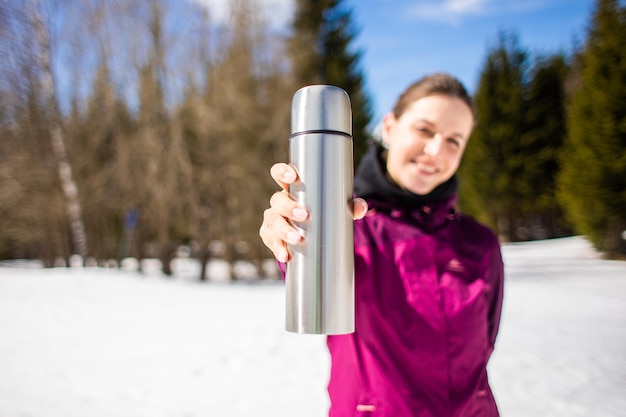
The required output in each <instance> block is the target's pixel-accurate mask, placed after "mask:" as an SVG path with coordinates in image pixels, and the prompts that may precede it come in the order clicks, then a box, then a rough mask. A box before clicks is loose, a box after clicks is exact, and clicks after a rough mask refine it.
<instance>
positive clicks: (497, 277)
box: [487, 240, 504, 353]
mask: <svg viewBox="0 0 626 417" xmlns="http://www.w3.org/2000/svg"><path fill="white" fill-rule="evenodd" d="M487 276H488V282H489V283H490V285H491V297H490V300H489V301H490V302H489V312H488V315H489V316H488V325H489V349H490V352H489V353H491V351H493V349H494V346H495V343H496V336H497V335H498V329H499V327H500V317H501V315H502V301H503V298H504V263H503V261H502V251H501V249H500V244H499V243H498V242H497V240H496V242H495V244H494V246H493V249H492V251H491V257H490V260H489V270H488V271H487Z"/></svg>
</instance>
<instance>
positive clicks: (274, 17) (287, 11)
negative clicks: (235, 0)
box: [190, 0, 294, 27]
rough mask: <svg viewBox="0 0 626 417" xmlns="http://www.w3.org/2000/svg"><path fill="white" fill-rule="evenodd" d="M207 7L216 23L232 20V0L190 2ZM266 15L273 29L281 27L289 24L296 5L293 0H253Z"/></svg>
mask: <svg viewBox="0 0 626 417" xmlns="http://www.w3.org/2000/svg"><path fill="white" fill-rule="evenodd" d="M190 1H194V2H196V3H200V4H202V5H203V6H205V7H206V8H207V9H208V10H209V13H210V16H211V19H212V20H213V21H215V22H216V23H221V24H225V23H228V21H229V19H230V6H231V1H230V0H190ZM253 1H254V2H256V3H257V4H258V5H259V6H260V9H261V10H262V11H263V13H264V17H265V18H266V19H267V21H268V23H269V24H270V26H272V27H281V26H284V25H286V24H288V23H289V21H290V19H291V17H292V14H293V10H294V4H293V1H292V0H253Z"/></svg>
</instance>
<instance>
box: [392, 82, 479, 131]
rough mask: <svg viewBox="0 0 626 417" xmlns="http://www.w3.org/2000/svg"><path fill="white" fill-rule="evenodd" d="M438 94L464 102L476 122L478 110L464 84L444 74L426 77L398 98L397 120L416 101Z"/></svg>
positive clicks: (395, 112)
mask: <svg viewBox="0 0 626 417" xmlns="http://www.w3.org/2000/svg"><path fill="white" fill-rule="evenodd" d="M436 94H441V95H444V96H449V97H455V98H458V99H460V100H462V101H463V102H464V103H465V104H467V106H468V107H469V108H470V110H471V111H472V115H473V116H474V121H475V120H476V109H475V108H474V103H473V101H472V98H471V97H470V95H469V94H468V93H467V90H466V89H465V87H464V86H463V84H462V83H461V82H460V81H459V80H458V79H456V78H455V77H453V76H452V75H450V74H447V73H443V72H437V73H434V74H431V75H427V76H426V77H424V78H421V79H420V80H418V81H416V82H414V83H413V84H411V85H410V86H408V87H407V88H406V90H404V92H403V93H402V94H401V95H400V97H398V100H397V101H396V104H395V106H394V107H393V115H394V116H395V117H396V119H399V118H400V117H401V116H402V114H404V112H405V111H406V110H407V108H408V107H409V106H410V105H411V104H413V103H414V102H415V101H417V100H419V99H421V98H424V97H428V96H432V95H436Z"/></svg>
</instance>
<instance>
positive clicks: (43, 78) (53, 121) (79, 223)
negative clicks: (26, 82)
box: [29, 0, 88, 259]
mask: <svg viewBox="0 0 626 417" xmlns="http://www.w3.org/2000/svg"><path fill="white" fill-rule="evenodd" d="M29 6H30V12H31V16H32V19H33V25H34V29H35V32H36V34H37V39H38V41H39V66H40V75H39V77H40V80H39V81H40V87H41V93H42V96H43V99H44V103H45V106H46V112H47V117H48V126H49V133H50V141H51V144H52V151H53V153H54V156H55V157H56V163H57V172H58V175H59V180H60V181H61V187H62V189H63V194H64V196H65V199H66V207H67V214H68V216H69V223H70V230H71V236H72V243H73V249H74V252H75V253H77V254H79V255H81V256H82V257H83V259H85V258H86V257H87V254H88V247H87V236H86V233H85V225H84V223H83V219H82V212H81V204H80V199H79V195H78V188H77V186H76V182H75V181H74V178H73V176H72V166H71V164H70V161H69V158H68V155H67V151H66V148H65V141H64V138H63V131H62V129H61V118H60V114H59V109H58V102H57V99H56V95H55V88H54V77H53V74H52V66H51V54H50V42H49V38H48V33H47V30H46V27H45V26H44V22H43V19H42V16H41V12H40V9H39V1H38V0H30V3H29Z"/></svg>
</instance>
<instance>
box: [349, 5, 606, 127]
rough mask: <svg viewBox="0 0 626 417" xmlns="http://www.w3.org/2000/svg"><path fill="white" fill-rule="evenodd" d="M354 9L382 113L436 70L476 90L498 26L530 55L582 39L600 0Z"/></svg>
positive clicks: (378, 111)
mask: <svg viewBox="0 0 626 417" xmlns="http://www.w3.org/2000/svg"><path fill="white" fill-rule="evenodd" d="M345 4H346V5H347V6H348V7H351V8H352V10H353V18H354V21H355V24H356V25H357V27H359V28H360V34H359V36H358V38H357V40H356V46H357V47H358V48H360V49H361V50H362V52H363V58H362V61H361V64H362V69H363V71H364V73H365V76H366V81H367V89H368V91H369V93H370V96H371V97H372V99H373V101H374V103H373V104H374V112H375V118H376V119H377V120H378V119H379V118H380V117H382V115H384V114H385V113H386V112H387V111H388V110H389V109H390V108H391V107H392V105H393V103H394V102H395V99H396V97H397V96H398V94H399V93H400V92H401V91H402V90H403V89H404V88H405V87H406V86H407V85H409V84H410V83H411V82H413V81H415V80H416V79H418V78H420V77H421V76H423V75H425V74H428V73H430V72H433V71H446V72H450V73H452V74H453V75H456V76H457V77H458V78H459V79H460V80H461V81H463V83H464V84H465V85H466V87H467V88H468V89H469V90H470V92H473V91H475V89H476V87H477V84H478V79H479V76H480V71H481V68H482V66H483V63H484V61H485V59H486V55H487V50H488V48H489V47H490V46H493V45H494V44H495V43H496V42H497V38H498V33H499V31H503V30H504V31H513V32H514V33H516V34H517V35H518V37H519V41H520V44H521V45H522V46H523V47H525V48H527V49H528V50H529V52H531V53H533V54H548V53H554V52H556V51H559V50H565V51H569V50H571V48H572V45H574V41H575V40H576V39H577V40H578V42H582V41H584V39H585V36H586V28H587V25H588V23H589V21H590V17H591V11H592V10H593V7H594V4H595V0H345Z"/></svg>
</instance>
